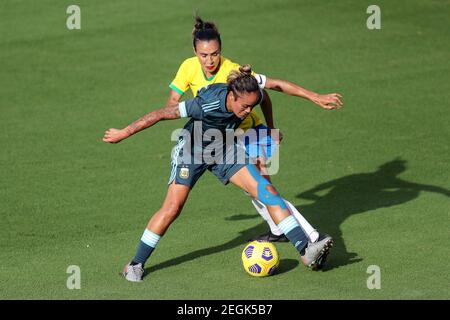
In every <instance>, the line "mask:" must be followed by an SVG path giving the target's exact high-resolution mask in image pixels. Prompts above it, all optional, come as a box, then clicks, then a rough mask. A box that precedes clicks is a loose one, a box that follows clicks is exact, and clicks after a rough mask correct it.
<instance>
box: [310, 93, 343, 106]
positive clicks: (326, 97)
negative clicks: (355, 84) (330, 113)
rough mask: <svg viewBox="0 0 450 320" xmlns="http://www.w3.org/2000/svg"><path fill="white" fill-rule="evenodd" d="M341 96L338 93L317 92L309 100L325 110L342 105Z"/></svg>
mask: <svg viewBox="0 0 450 320" xmlns="http://www.w3.org/2000/svg"><path fill="white" fill-rule="evenodd" d="M341 98H342V96H341V95H340V94H339V93H330V94H318V95H314V96H313V97H312V98H311V101H312V102H314V103H315V104H317V105H318V106H319V107H321V108H323V109H327V110H331V109H340V108H342V106H343V105H344V104H343V103H342V101H341Z"/></svg>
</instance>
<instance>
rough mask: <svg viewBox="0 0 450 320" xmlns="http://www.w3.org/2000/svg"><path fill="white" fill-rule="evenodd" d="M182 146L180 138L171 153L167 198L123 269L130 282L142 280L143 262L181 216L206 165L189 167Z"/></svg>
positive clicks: (152, 218)
mask: <svg viewBox="0 0 450 320" xmlns="http://www.w3.org/2000/svg"><path fill="white" fill-rule="evenodd" d="M183 145H184V143H183V140H181V139H180V141H179V142H178V144H177V145H176V146H175V147H174V148H173V150H172V161H171V173H170V177H169V182H168V189H167V194H166V198H165V200H164V202H163V204H162V206H161V208H160V209H159V210H158V211H156V213H155V214H154V215H153V216H152V217H151V219H150V221H149V222H148V224H147V228H146V229H145V230H144V234H143V235H142V237H141V239H140V241H139V244H138V247H137V250H136V254H135V256H134V258H133V260H132V261H131V262H130V263H129V264H127V265H126V266H125V270H124V272H123V275H124V276H125V278H126V279H127V280H129V281H142V278H143V275H144V265H145V263H146V261H147V260H148V259H149V257H150V255H151V253H152V252H153V250H154V249H155V248H156V245H157V243H158V242H159V240H160V239H161V237H162V236H163V235H164V233H165V232H166V231H167V229H168V228H169V226H170V225H171V224H172V222H173V221H175V219H176V218H177V217H178V215H179V214H180V213H181V210H182V209H183V206H184V204H185V202H186V200H187V198H188V196H189V192H190V190H191V189H192V188H193V187H194V185H195V183H196V182H197V180H198V179H199V178H200V177H201V175H202V174H203V173H204V172H205V170H206V165H203V164H188V163H189V162H188V160H187V159H184V158H183V157H182V155H183V149H182V147H183ZM191 159H192V158H191ZM185 160H186V161H185Z"/></svg>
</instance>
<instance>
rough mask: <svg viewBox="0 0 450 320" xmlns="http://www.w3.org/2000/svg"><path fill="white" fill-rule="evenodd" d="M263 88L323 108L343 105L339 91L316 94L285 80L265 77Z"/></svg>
mask: <svg viewBox="0 0 450 320" xmlns="http://www.w3.org/2000/svg"><path fill="white" fill-rule="evenodd" d="M265 88H267V89H272V90H275V91H280V92H283V93H286V94H289V95H291V96H297V97H301V98H304V99H307V100H310V101H311V102H313V103H315V104H317V105H318V106H320V107H321V108H323V109H339V108H341V107H342V106H343V103H342V101H341V98H342V96H341V95H340V94H339V93H330V94H318V93H315V92H312V91H309V90H306V89H305V88H302V87H300V86H299V85H296V84H295V83H292V82H289V81H286V80H280V79H271V78H269V77H267V80H266V85H265Z"/></svg>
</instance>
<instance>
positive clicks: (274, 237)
mask: <svg viewBox="0 0 450 320" xmlns="http://www.w3.org/2000/svg"><path fill="white" fill-rule="evenodd" d="M256 240H260V241H267V242H289V239H288V238H286V236H285V235H284V234H280V235H279V236H277V235H275V234H273V233H272V232H271V231H269V232H267V233H264V234H261V235H259V236H257V237H255V238H252V239H249V241H256Z"/></svg>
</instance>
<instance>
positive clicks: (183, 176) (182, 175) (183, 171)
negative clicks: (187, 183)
mask: <svg viewBox="0 0 450 320" xmlns="http://www.w3.org/2000/svg"><path fill="white" fill-rule="evenodd" d="M180 178H181V179H187V178H189V168H181V169H180Z"/></svg>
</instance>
